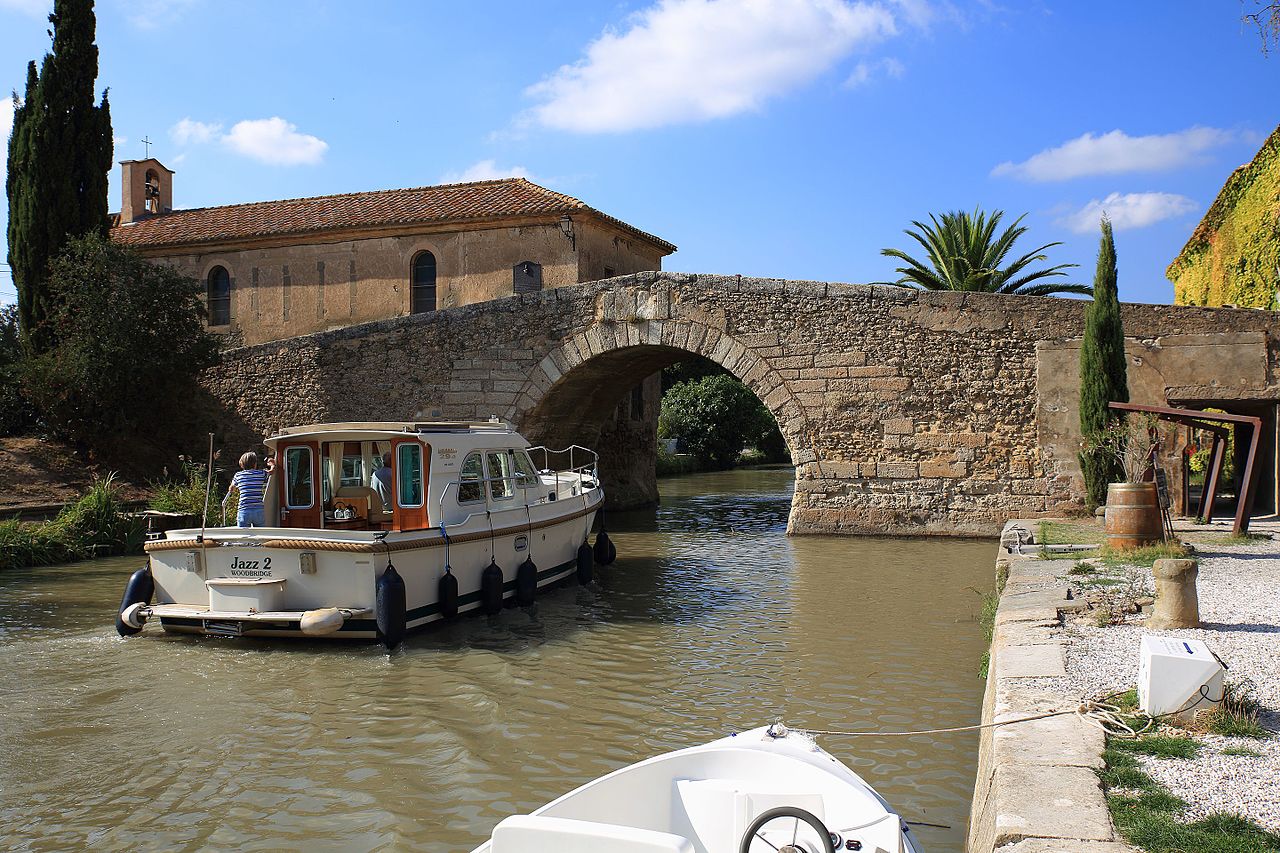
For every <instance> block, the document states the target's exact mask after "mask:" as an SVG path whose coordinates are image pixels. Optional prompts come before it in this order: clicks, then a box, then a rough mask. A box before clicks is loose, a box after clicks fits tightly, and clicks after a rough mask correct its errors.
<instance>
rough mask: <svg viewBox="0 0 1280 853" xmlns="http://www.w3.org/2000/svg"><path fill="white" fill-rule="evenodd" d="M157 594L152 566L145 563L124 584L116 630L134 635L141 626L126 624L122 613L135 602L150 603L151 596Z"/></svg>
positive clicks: (119, 632) (117, 612)
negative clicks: (121, 616) (121, 615)
mask: <svg viewBox="0 0 1280 853" xmlns="http://www.w3.org/2000/svg"><path fill="white" fill-rule="evenodd" d="M155 594H156V580H155V578H154V577H152V576H151V566H150V565H149V564H148V565H145V566H143V567H142V568H140V569H138V570H137V571H136V572H134V573H133V574H132V575H130V576H129V581H128V583H126V584H125V585H124V597H123V598H121V599H120V609H119V610H117V611H116V632H117V633H118V634H119V635H120V636H121V637H129V636H132V635H134V634H136V633H138V632H139V631H141V630H142V629H141V628H135V627H133V626H132V625H126V624H125V622H124V620H123V619H121V618H120V614H122V613H124V611H125V608H127V607H129V606H130V605H133V604H150V603H151V597H152V596H153V595H155Z"/></svg>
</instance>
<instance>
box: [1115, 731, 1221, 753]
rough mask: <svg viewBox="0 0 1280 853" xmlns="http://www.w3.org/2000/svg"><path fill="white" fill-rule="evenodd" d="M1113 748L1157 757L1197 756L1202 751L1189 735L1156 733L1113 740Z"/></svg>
mask: <svg viewBox="0 0 1280 853" xmlns="http://www.w3.org/2000/svg"><path fill="white" fill-rule="evenodd" d="M1110 746H1111V748H1112V749H1114V750H1117V751H1119V752H1128V753H1130V754H1133V755H1150V756H1153V757H1155V758H1195V757H1196V753H1197V752H1199V751H1200V744H1199V743H1198V742H1197V741H1195V740H1192V739H1191V738H1189V737H1173V736H1170V735H1154V736H1152V737H1144V738H1140V739H1138V740H1122V739H1120V738H1116V739H1114V740H1112V741H1111V744H1110Z"/></svg>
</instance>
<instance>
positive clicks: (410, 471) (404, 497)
mask: <svg viewBox="0 0 1280 853" xmlns="http://www.w3.org/2000/svg"><path fill="white" fill-rule="evenodd" d="M396 491H397V493H398V494H397V495H396V498H397V500H398V501H399V502H400V506H402V507H417V506H422V445H420V444H402V445H400V447H399V449H398V450H397V451H396Z"/></svg>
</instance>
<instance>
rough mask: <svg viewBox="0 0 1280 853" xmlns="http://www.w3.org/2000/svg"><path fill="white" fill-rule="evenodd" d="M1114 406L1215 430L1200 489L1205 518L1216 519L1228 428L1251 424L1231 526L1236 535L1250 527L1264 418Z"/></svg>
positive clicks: (1202, 517)
mask: <svg viewBox="0 0 1280 853" xmlns="http://www.w3.org/2000/svg"><path fill="white" fill-rule="evenodd" d="M1107 406H1109V407H1110V408H1112V409H1115V410H1117V411H1121V412H1145V413H1147V414H1152V415H1155V416H1157V417H1158V418H1160V419H1161V420H1164V421H1172V422H1174V423H1180V424H1185V425H1187V426H1191V427H1195V428H1196V429H1203V430H1208V431H1209V432H1211V433H1213V446H1212V448H1211V450H1210V453H1209V477H1208V479H1207V480H1206V481H1205V487H1204V490H1203V491H1202V492H1201V493H1200V510H1199V512H1198V514H1197V517H1198V518H1201V519H1203V520H1204V521H1206V522H1207V521H1210V520H1212V519H1213V502H1214V500H1215V499H1216V498H1217V496H1218V485H1219V479H1220V474H1221V473H1222V462H1223V456H1224V455H1225V454H1226V449H1227V429H1228V427H1229V428H1230V429H1231V430H1233V431H1235V430H1238V429H1239V428H1240V427H1242V426H1248V427H1251V428H1252V429H1250V433H1251V434H1250V436H1249V455H1248V456H1247V457H1246V459H1245V463H1244V474H1243V476H1242V477H1241V484H1240V494H1238V495H1237V496H1236V516H1235V523H1234V524H1233V525H1232V526H1231V533H1232V535H1234V536H1243V535H1244V534H1245V533H1247V532H1248V531H1249V509H1250V507H1251V506H1252V504H1253V491H1254V487H1255V486H1256V485H1257V479H1258V477H1257V471H1255V470H1254V467H1255V466H1254V462H1255V461H1256V460H1257V458H1258V442H1259V440H1260V439H1261V436H1262V418H1259V417H1254V416H1253V415H1231V414H1227V413H1226V412H1205V411H1201V410H1199V409H1173V408H1168V407H1165V406H1142V405H1138V404H1137V403H1108V404H1107Z"/></svg>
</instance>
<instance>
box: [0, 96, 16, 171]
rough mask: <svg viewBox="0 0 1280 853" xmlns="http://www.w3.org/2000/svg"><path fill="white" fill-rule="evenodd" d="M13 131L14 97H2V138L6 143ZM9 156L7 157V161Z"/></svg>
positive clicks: (0, 124) (0, 108) (0, 118)
mask: <svg viewBox="0 0 1280 853" xmlns="http://www.w3.org/2000/svg"><path fill="white" fill-rule="evenodd" d="M12 132H13V98H8V97H6V98H0V138H3V139H4V141H5V144H6V145H7V144H8V142H9V134H10V133H12ZM7 159H8V158H6V161H7Z"/></svg>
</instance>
